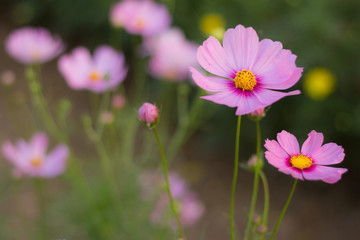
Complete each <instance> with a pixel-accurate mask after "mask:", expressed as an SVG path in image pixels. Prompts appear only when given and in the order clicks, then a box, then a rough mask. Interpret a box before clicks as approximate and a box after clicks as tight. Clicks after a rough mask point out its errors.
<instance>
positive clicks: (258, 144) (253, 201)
mask: <svg viewBox="0 0 360 240" xmlns="http://www.w3.org/2000/svg"><path fill="white" fill-rule="evenodd" d="M260 150H261V132H260V120H259V119H256V167H255V175H254V186H253V192H252V196H251V204H250V211H249V216H248V221H247V225H246V230H245V236H244V240H247V239H249V233H250V229H251V225H252V218H253V216H254V213H255V207H256V200H257V194H258V189H259V171H260V169H259V166H260V165H259V164H260V161H261V160H260Z"/></svg>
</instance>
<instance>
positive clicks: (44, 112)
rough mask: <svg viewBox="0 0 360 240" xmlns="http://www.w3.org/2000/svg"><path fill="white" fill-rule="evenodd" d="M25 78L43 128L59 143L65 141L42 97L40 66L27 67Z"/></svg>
mask: <svg viewBox="0 0 360 240" xmlns="http://www.w3.org/2000/svg"><path fill="white" fill-rule="evenodd" d="M36 68H37V69H36ZM26 78H27V80H28V84H29V90H30V93H31V98H32V102H33V105H34V107H35V109H36V111H37V112H38V114H39V115H40V117H41V120H42V121H43V123H44V125H45V127H46V128H47V129H48V131H49V132H50V133H51V134H52V135H53V136H54V137H56V138H58V139H60V140H61V141H65V140H66V137H65V135H64V134H63V133H62V131H60V130H59V128H58V126H57V125H56V123H55V121H54V119H53V118H52V117H51V114H50V112H49V110H48V106H47V104H46V100H45V98H44V96H43V93H42V86H41V83H40V81H39V78H40V66H32V65H30V66H28V67H27V69H26Z"/></svg>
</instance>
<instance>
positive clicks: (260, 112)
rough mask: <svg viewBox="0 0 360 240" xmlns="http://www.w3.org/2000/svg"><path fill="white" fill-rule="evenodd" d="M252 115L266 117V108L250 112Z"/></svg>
mask: <svg viewBox="0 0 360 240" xmlns="http://www.w3.org/2000/svg"><path fill="white" fill-rule="evenodd" d="M249 115H250V116H251V117H255V118H256V117H265V108H258V109H256V110H255V111H252V112H251V113H249Z"/></svg>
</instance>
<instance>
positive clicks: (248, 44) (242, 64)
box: [223, 25, 259, 71]
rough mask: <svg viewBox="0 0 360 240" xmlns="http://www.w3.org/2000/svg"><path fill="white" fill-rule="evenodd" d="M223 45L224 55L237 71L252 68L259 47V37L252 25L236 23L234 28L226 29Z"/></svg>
mask: <svg viewBox="0 0 360 240" xmlns="http://www.w3.org/2000/svg"><path fill="white" fill-rule="evenodd" d="M223 45H224V50H225V53H226V56H228V57H229V60H230V61H231V62H232V63H233V65H234V67H235V69H236V70H237V71H241V70H243V69H251V68H252V66H253V65H254V62H255V59H256V56H257V53H258V49H259V37H258V35H257V34H256V32H255V30H254V29H253V28H252V27H249V28H245V27H244V26H242V25H238V26H236V28H235V29H233V28H230V29H228V30H227V31H226V32H225V34H224V38H223Z"/></svg>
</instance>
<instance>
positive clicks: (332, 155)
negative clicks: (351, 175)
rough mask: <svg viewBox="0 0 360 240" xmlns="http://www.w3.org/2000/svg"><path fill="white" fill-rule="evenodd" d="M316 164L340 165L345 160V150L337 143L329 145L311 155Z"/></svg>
mask: <svg viewBox="0 0 360 240" xmlns="http://www.w3.org/2000/svg"><path fill="white" fill-rule="evenodd" d="M311 157H312V159H313V160H314V162H315V163H316V164H319V165H331V164H338V163H341V162H342V161H343V160H344V157H345V153H344V149H343V148H342V147H341V146H339V145H337V144H336V143H327V144H324V145H323V146H322V147H321V148H319V149H318V150H317V151H316V152H314V153H313V154H312V155H311Z"/></svg>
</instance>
